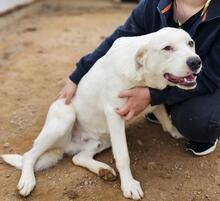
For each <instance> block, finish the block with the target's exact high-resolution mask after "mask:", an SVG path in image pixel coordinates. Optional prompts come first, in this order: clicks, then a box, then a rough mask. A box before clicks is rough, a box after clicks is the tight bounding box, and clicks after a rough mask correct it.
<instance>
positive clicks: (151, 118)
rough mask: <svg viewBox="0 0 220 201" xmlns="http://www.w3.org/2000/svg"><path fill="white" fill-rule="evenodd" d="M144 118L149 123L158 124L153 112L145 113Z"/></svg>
mask: <svg viewBox="0 0 220 201" xmlns="http://www.w3.org/2000/svg"><path fill="white" fill-rule="evenodd" d="M145 119H146V120H147V121H149V122H151V123H154V124H160V122H159V120H158V119H157V117H155V115H154V114H153V113H147V114H145Z"/></svg>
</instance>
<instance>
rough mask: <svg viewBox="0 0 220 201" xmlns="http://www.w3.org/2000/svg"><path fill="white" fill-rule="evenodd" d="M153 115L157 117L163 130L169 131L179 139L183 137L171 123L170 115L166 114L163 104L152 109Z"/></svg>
mask: <svg viewBox="0 0 220 201" xmlns="http://www.w3.org/2000/svg"><path fill="white" fill-rule="evenodd" d="M153 113H154V115H155V116H156V117H157V119H158V120H159V121H160V123H161V125H162V127H163V130H164V131H165V132H169V133H170V135H171V136H172V137H173V138H175V139H181V138H184V137H183V136H182V135H181V134H180V132H179V131H178V130H177V128H176V127H175V126H174V125H173V124H172V121H171V119H170V117H169V116H168V114H167V111H166V108H165V106H164V105H158V106H157V107H155V109H154V110H153Z"/></svg>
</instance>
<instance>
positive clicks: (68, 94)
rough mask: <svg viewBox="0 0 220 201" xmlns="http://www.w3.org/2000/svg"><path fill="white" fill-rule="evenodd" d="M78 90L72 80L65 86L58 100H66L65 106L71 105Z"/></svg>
mask: <svg viewBox="0 0 220 201" xmlns="http://www.w3.org/2000/svg"><path fill="white" fill-rule="evenodd" d="M76 88H77V86H76V84H75V83H74V82H72V81H71V80H70V79H68V80H67V81H66V84H65V86H64V87H63V89H62V90H61V91H60V93H59V94H58V97H57V98H64V99H65V104H67V105H69V104H70V103H71V99H72V98H73V96H74V95H75V93H76Z"/></svg>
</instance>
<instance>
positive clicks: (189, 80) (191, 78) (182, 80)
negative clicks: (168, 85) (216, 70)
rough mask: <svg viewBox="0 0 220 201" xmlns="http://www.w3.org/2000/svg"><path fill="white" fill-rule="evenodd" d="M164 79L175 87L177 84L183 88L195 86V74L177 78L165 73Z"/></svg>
mask: <svg viewBox="0 0 220 201" xmlns="http://www.w3.org/2000/svg"><path fill="white" fill-rule="evenodd" d="M164 77H165V79H167V80H168V81H169V82H172V83H173V84H176V85H177V84H178V85H182V86H184V87H194V86H196V78H197V74H190V75H187V76H185V77H178V76H175V75H172V74H170V73H165V74H164Z"/></svg>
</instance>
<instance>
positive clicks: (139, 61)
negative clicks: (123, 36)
mask: <svg viewBox="0 0 220 201" xmlns="http://www.w3.org/2000/svg"><path fill="white" fill-rule="evenodd" d="M146 57H147V48H146V47H142V48H140V49H139V50H138V51H137V53H136V56H135V64H136V69H137V70H138V69H139V68H141V67H143V66H144V63H145V60H146Z"/></svg>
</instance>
